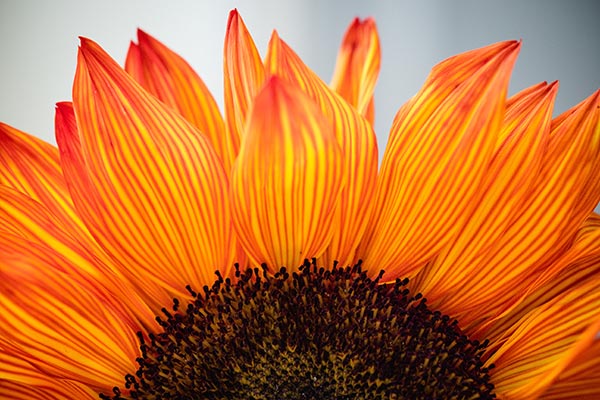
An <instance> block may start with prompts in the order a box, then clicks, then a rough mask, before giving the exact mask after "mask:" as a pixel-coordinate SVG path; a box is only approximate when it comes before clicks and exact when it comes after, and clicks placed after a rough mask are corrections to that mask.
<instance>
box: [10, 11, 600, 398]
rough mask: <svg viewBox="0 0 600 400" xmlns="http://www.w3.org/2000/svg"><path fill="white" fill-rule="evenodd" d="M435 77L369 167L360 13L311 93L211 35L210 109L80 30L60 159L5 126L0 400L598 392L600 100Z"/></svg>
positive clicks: (158, 59)
mask: <svg viewBox="0 0 600 400" xmlns="http://www.w3.org/2000/svg"><path fill="white" fill-rule="evenodd" d="M520 48H521V43H520V42H517V41H507V42H501V43H496V44H492V45H490V46H487V47H483V48H480V49H477V50H472V51H469V52H466V53H463V54H459V55H457V56H454V57H451V58H449V59H447V60H445V61H443V62H441V63H439V64H438V65H437V66H435V67H434V68H433V69H432V71H431V74H430V75H429V77H428V78H427V80H426V81H425V83H424V85H423V88H422V89H421V90H420V91H419V92H418V93H417V94H416V95H415V96H414V97H413V98H411V99H410V100H409V101H408V102H407V103H406V104H404V105H403V106H402V107H401V108H400V110H399V111H398V113H397V115H396V117H395V119H394V122H393V124H392V128H391V131H390V135H389V142H388V144H387V147H386V149H385V152H384V156H383V159H382V163H381V166H378V150H377V143H376V139H375V134H374V131H373V121H374V115H375V114H374V110H375V108H374V100H373V94H374V89H375V83H376V81H377V76H378V72H379V67H380V47H379V40H378V35H377V29H376V25H375V22H374V21H373V20H372V19H367V20H364V21H361V20H359V19H356V20H354V21H353V22H352V24H351V25H350V26H349V28H348V30H347V32H346V34H345V35H344V39H343V42H342V46H341V49H340V52H339V54H338V57H337V63H336V67H335V71H334V76H333V79H332V82H331V83H330V84H326V83H325V82H323V81H322V80H321V79H320V78H319V77H318V76H316V75H315V73H314V72H312V71H311V70H310V69H309V68H308V67H307V66H306V65H305V64H304V63H303V61H302V60H301V59H300V57H298V55H297V54H296V53H294V51H293V50H292V49H291V47H290V46H288V45H287V44H286V43H285V41H284V40H282V39H281V38H280V37H279V35H278V34H277V33H276V32H274V33H273V35H272V37H271V39H270V42H269V45H268V49H267V52H266V55H265V57H264V58H261V56H260V54H259V51H258V50H257V48H256V46H255V44H254V41H253V39H252V37H251V35H250V33H249V31H248V29H247V28H246V26H245V24H244V22H243V20H242V18H241V17H240V15H239V14H238V12H237V11H235V10H234V11H232V12H231V13H230V16H229V20H228V23H227V33H226V37H225V47H224V77H225V82H224V90H225V102H224V114H223V115H222V114H221V111H220V110H219V107H218V106H217V104H216V102H215V100H214V99H213V97H212V95H211V94H210V92H209V91H208V89H207V87H206V85H205V84H204V83H203V81H202V80H201V78H200V77H199V76H198V75H197V74H196V72H194V70H193V69H192V68H191V67H190V65H189V64H187V63H186V62H185V61H184V60H183V59H182V58H181V57H180V56H178V55H177V54H175V53H173V52H172V51H171V50H170V49H169V48H168V47H166V46H165V45H163V44H162V43H161V42H159V41H158V40H156V39H155V38H153V37H152V36H150V35H148V34H147V33H145V32H143V31H138V40H137V42H136V43H132V44H131V45H130V48H129V52H128V55H127V59H126V62H125V66H124V67H121V66H120V65H119V64H118V63H117V62H115V61H114V60H112V59H111V58H110V56H109V55H108V54H106V52H105V51H104V50H103V49H102V48H101V47H100V46H99V45H98V44H96V43H95V42H93V41H91V40H89V39H81V45H80V48H79V52H78V58H77V70H76V74H75V81H74V85H73V99H72V102H61V103H58V104H57V107H56V120H55V121H56V141H57V144H58V146H57V147H54V146H52V145H49V144H47V143H44V142H42V141H40V140H39V139H36V138H35V137H33V136H30V135H28V134H26V133H24V132H21V131H19V130H17V129H15V128H13V127H10V126H8V125H5V124H0V167H1V168H0V221H1V224H0V236H1V237H2V240H0V274H1V276H0V277H1V279H0V316H1V317H0V318H1V322H2V323H1V324H0V350H1V351H2V357H1V358H0V371H1V372H2V373H1V374H0V397H2V398H7V399H94V398H102V399H190V398H192V399H196V398H198V399H200V398H201V399H256V400H261V399H286V400H295V399H340V400H342V399H346V400H350V399H448V398H453V399H493V398H500V399H510V400H513V399H517V400H520V399H567V398H579V399H581V398H589V399H594V398H600V385H598V382H600V342H599V341H597V340H596V335H597V333H598V331H600V278H599V277H600V217H599V216H598V215H597V214H595V213H594V212H593V210H594V207H595V206H596V205H597V204H598V202H599V201H600V91H597V92H595V93H594V94H592V95H591V96H590V97H589V98H587V99H585V100H583V101H582V102H581V103H580V104H578V105H576V106H575V107H573V108H572V109H570V110H568V111H566V112H564V113H563V114H561V115H559V116H558V117H555V118H553V117H552V114H553V104H554V99H555V96H556V93H557V90H558V83H557V82H554V83H550V84H548V83H546V82H543V83H539V84H536V85H534V86H531V87H530V88H527V89H525V90H522V91H521V92H519V93H517V94H515V95H513V96H510V97H509V96H508V95H507V90H508V84H509V80H510V74H511V71H512V69H513V66H514V64H515V61H516V58H517V55H518V53H519V51H520Z"/></svg>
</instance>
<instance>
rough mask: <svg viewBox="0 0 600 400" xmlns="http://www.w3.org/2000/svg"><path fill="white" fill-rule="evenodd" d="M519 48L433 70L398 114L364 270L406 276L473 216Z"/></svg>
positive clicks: (509, 46)
mask: <svg viewBox="0 0 600 400" xmlns="http://www.w3.org/2000/svg"><path fill="white" fill-rule="evenodd" d="M519 47H520V44H519V43H517V42H504V43H499V44H496V45H493V46H488V47H485V48H482V49H479V50H474V51H471V52H468V53H464V54H461V55H458V56H455V57H452V58H450V59H449V60H446V61H445V62H443V63H441V64H439V65H438V66H437V67H435V68H434V69H433V71H432V73H431V75H430V77H429V78H428V80H427V82H426V83H425V85H424V87H423V89H422V90H421V92H419V94H417V95H416V97H414V98H413V99H412V100H411V101H410V102H409V103H408V104H406V105H405V106H404V107H402V108H401V110H400V111H399V112H398V115H397V116H396V120H395V122H394V125H393V127H392V131H391V134H390V139H389V142H388V147H387V149H386V152H385V154H384V158H383V164H382V167H381V171H380V174H379V177H378V182H377V197H376V202H375V210H377V214H376V215H374V218H373V219H372V220H371V223H370V227H369V229H368V231H367V232H368V233H367V235H365V243H363V244H361V249H364V251H365V252H366V256H365V257H364V258H365V264H366V265H373V266H377V268H382V269H385V270H386V271H387V272H388V275H387V277H388V279H393V278H395V277H403V276H411V275H413V274H414V273H415V272H416V271H418V268H419V267H421V266H422V265H423V264H424V263H425V262H427V261H429V260H430V259H431V258H432V257H433V256H434V255H435V254H437V253H438V252H439V251H440V250H441V249H442V248H443V247H444V246H445V245H446V244H447V243H448V242H449V241H450V240H451V239H452V238H453V237H455V235H456V234H457V233H458V229H459V227H460V226H461V222H463V221H464V220H465V219H466V218H468V217H469V216H470V215H471V213H472V212H473V208H474V204H476V201H475V200H477V198H478V196H480V193H479V185H480V183H481V181H482V179H483V178H484V176H485V167H486V166H487V165H488V164H489V162H490V160H491V157H492V155H493V151H494V148H495V146H496V143H497V140H498V134H499V131H500V128H501V124H502V116H503V114H504V101H505V97H506V89H507V86H508V80H509V77H510V73H511V70H512V66H513V64H514V61H515V59H516V56H517V53H518V50H519Z"/></svg>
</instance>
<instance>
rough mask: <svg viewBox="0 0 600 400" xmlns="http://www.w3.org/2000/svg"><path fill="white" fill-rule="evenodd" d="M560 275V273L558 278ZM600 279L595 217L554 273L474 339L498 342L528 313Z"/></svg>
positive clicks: (483, 327) (599, 241)
mask: <svg viewBox="0 0 600 400" xmlns="http://www.w3.org/2000/svg"><path fill="white" fill-rule="evenodd" d="M556 271H560V272H559V273H558V274H557V273H556ZM598 276H600V216H598V215H597V214H593V215H592V216H591V217H590V218H588V220H587V221H586V222H585V224H584V225H583V226H582V227H581V228H580V229H579V232H578V234H577V236H576V239H575V242H574V243H573V246H572V247H571V248H569V250H568V251H566V252H565V253H564V254H563V255H562V256H561V257H560V259H558V260H557V261H556V262H555V263H554V266H553V268H552V269H548V270H546V271H543V272H541V273H540V274H539V276H538V277H537V279H536V281H535V282H534V283H533V284H531V286H532V287H533V289H529V290H527V291H524V292H523V294H522V295H521V296H519V297H518V301H517V303H518V305H517V306H516V307H514V308H512V309H509V310H507V311H506V312H505V313H503V314H502V315H500V316H499V317H498V318H495V319H493V320H491V321H489V322H487V323H485V324H480V325H479V326H478V328H477V331H476V332H474V333H473V335H475V336H477V337H482V338H483V337H485V338H487V339H489V340H490V341H492V342H498V341H499V340H500V338H501V337H502V336H506V335H507V334H509V333H510V332H512V330H514V327H516V325H517V322H518V321H519V320H520V319H521V318H522V317H523V316H525V315H526V314H527V313H529V312H531V311H532V310H534V309H535V308H536V307H539V306H541V305H543V304H546V303H548V302H550V301H552V299H554V298H555V297H557V296H559V295H560V294H561V293H565V292H568V291H571V290H577V288H578V287H579V286H582V285H585V284H587V282H591V281H594V280H597V279H598Z"/></svg>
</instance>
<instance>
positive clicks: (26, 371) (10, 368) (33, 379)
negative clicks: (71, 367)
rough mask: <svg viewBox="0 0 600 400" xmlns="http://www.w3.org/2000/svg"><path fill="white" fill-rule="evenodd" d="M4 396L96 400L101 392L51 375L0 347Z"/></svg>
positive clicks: (25, 399) (35, 399) (8, 399)
mask: <svg viewBox="0 0 600 400" xmlns="http://www.w3.org/2000/svg"><path fill="white" fill-rule="evenodd" d="M0 353H2V357H1V358H0V376H1V377H2V378H0V398H2V399H5V400H30V399H33V400H72V399H81V400H94V399H97V398H98V394H97V393H96V392H94V391H93V390H92V389H91V388H89V387H87V386H85V385H83V384H81V383H79V382H75V381H66V380H62V379H56V378H55V377H51V376H49V375H47V374H45V373H43V372H41V371H39V370H38V369H36V368H35V367H33V366H32V365H31V364H30V363H28V362H27V361H25V360H23V359H22V358H21V357H19V356H17V355H14V354H10V353H9V352H7V351H6V350H5V349H3V348H0Z"/></svg>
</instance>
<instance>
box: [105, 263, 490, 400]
mask: <svg viewBox="0 0 600 400" xmlns="http://www.w3.org/2000/svg"><path fill="white" fill-rule="evenodd" d="M382 275H383V271H382V272H381V273H380V274H379V276H378V277H377V278H375V279H370V278H369V277H368V276H367V274H366V273H365V272H364V271H362V269H361V265H360V263H359V264H357V265H355V266H354V267H347V268H337V267H334V268H333V269H331V270H325V269H323V268H318V267H317V265H316V263H315V262H314V261H313V263H309V262H305V263H304V265H303V266H302V267H301V268H300V271H299V272H297V273H292V274H291V275H290V274H289V273H288V272H287V271H286V269H285V268H282V269H281V270H280V271H279V272H278V273H276V274H275V275H272V274H268V273H267V269H266V267H264V266H263V270H262V271H261V270H260V269H254V270H250V269H249V270H247V271H245V272H241V271H239V269H236V279H235V280H234V281H231V280H230V279H223V278H222V277H221V275H219V274H218V273H217V276H218V280H217V281H216V282H215V283H214V285H213V286H212V288H209V287H208V286H205V287H204V291H203V293H196V292H194V291H193V290H192V289H191V288H189V287H188V290H189V291H190V293H191V294H192V295H193V297H194V300H193V301H192V302H191V303H190V304H188V305H187V307H186V308H185V309H180V303H179V301H178V300H175V301H174V306H173V311H172V312H170V311H168V310H166V309H163V313H164V314H165V316H164V317H162V318H161V317H158V318H157V321H158V322H159V324H160V325H161V326H162V328H163V330H164V331H163V332H161V333H159V334H156V335H154V334H151V335H150V338H149V340H144V339H143V337H142V335H141V334H139V335H138V336H139V337H140V341H141V345H140V349H141V357H140V358H138V360H137V361H138V363H139V365H140V368H139V369H138V371H137V372H136V373H135V375H127V376H126V377H125V380H126V383H125V385H124V390H121V389H119V388H116V387H115V388H114V389H113V391H114V393H113V394H112V395H101V396H100V397H101V398H102V399H122V398H134V399H240V400H241V399H249V400H251V399H254V400H263V399H265V400H267V399H269V400H275V399H284V400H295V399H303V400H310V399H314V400H317V399H318V400H322V399H339V400H341V399H346V400H350V399H492V398H495V395H494V394H493V385H492V384H491V383H490V378H489V374H488V372H489V371H488V369H487V368H484V367H483V362H482V356H483V353H484V351H485V347H486V345H487V343H485V342H484V343H479V342H478V341H473V340H469V338H468V337H467V336H465V335H464V334H463V333H462V332H461V331H460V330H459V328H458V327H457V323H456V321H455V320H451V319H450V318H449V317H447V316H445V315H442V314H441V313H440V312H438V311H431V310H429V309H428V308H427V305H426V301H425V299H424V298H422V296H421V295H420V294H417V295H416V296H411V295H410V293H409V291H408V289H406V284H407V283H408V280H406V279H405V280H403V281H402V280H396V282H395V283H388V284H381V283H380V282H379V280H380V279H381V277H382ZM127 393H128V394H127ZM126 394H127V395H126Z"/></svg>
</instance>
